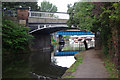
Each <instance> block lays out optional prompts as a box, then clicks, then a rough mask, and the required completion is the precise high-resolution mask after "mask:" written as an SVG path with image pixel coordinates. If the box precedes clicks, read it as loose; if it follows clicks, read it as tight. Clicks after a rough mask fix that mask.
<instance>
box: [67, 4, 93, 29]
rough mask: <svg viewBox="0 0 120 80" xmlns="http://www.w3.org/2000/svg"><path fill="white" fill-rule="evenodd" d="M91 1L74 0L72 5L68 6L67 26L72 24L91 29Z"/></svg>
mask: <svg viewBox="0 0 120 80" xmlns="http://www.w3.org/2000/svg"><path fill="white" fill-rule="evenodd" d="M93 7H94V6H93V4H92V3H83V2H76V3H75V4H74V5H73V6H72V7H69V6H68V11H67V12H68V13H69V14H70V19H69V20H68V24H70V25H69V26H71V25H73V26H75V27H78V28H80V29H81V30H88V31H90V30H91V27H92V22H93V19H92V17H91V12H92V9H93Z"/></svg>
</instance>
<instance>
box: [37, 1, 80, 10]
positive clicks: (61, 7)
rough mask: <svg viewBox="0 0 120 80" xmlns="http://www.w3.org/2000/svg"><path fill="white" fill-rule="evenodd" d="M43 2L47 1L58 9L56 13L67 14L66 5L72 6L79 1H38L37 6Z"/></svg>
mask: <svg viewBox="0 0 120 80" xmlns="http://www.w3.org/2000/svg"><path fill="white" fill-rule="evenodd" d="M43 1H49V2H50V3H52V4H53V5H56V6H57V8H58V11H57V12H67V5H68V4H72V5H73V4H74V2H77V1H80V0H38V5H40V3H41V2H43Z"/></svg>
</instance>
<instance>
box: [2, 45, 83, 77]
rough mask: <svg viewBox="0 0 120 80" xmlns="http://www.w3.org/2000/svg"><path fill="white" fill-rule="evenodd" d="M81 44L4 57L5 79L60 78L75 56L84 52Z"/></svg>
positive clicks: (57, 46)
mask: <svg viewBox="0 0 120 80" xmlns="http://www.w3.org/2000/svg"><path fill="white" fill-rule="evenodd" d="M80 46H82V45H80V44H69V43H66V44H65V45H56V46H54V49H53V51H35V52H32V53H29V54H22V53H21V54H13V55H4V56H3V57H4V58H3V78H37V79H41V78H43V79H47V78H48V79H56V78H60V77H61V76H62V75H63V74H64V73H65V71H66V70H67V69H68V68H69V67H70V66H71V65H72V64H73V63H74V62H75V59H74V54H76V53H78V52H80V51H81V50H84V46H83V48H80Z"/></svg>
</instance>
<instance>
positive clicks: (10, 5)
mask: <svg viewBox="0 0 120 80" xmlns="http://www.w3.org/2000/svg"><path fill="white" fill-rule="evenodd" d="M2 6H3V8H6V9H7V10H16V8H20V6H21V7H27V8H29V7H31V10H38V8H39V7H38V4H37V2H3V3H2Z"/></svg>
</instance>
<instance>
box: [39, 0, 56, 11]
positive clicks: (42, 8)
mask: <svg viewBox="0 0 120 80" xmlns="http://www.w3.org/2000/svg"><path fill="white" fill-rule="evenodd" d="M39 8H40V11H49V12H56V11H57V7H56V6H55V5H53V4H52V3H50V2H47V1H43V2H41V6H40V7H39Z"/></svg>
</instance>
